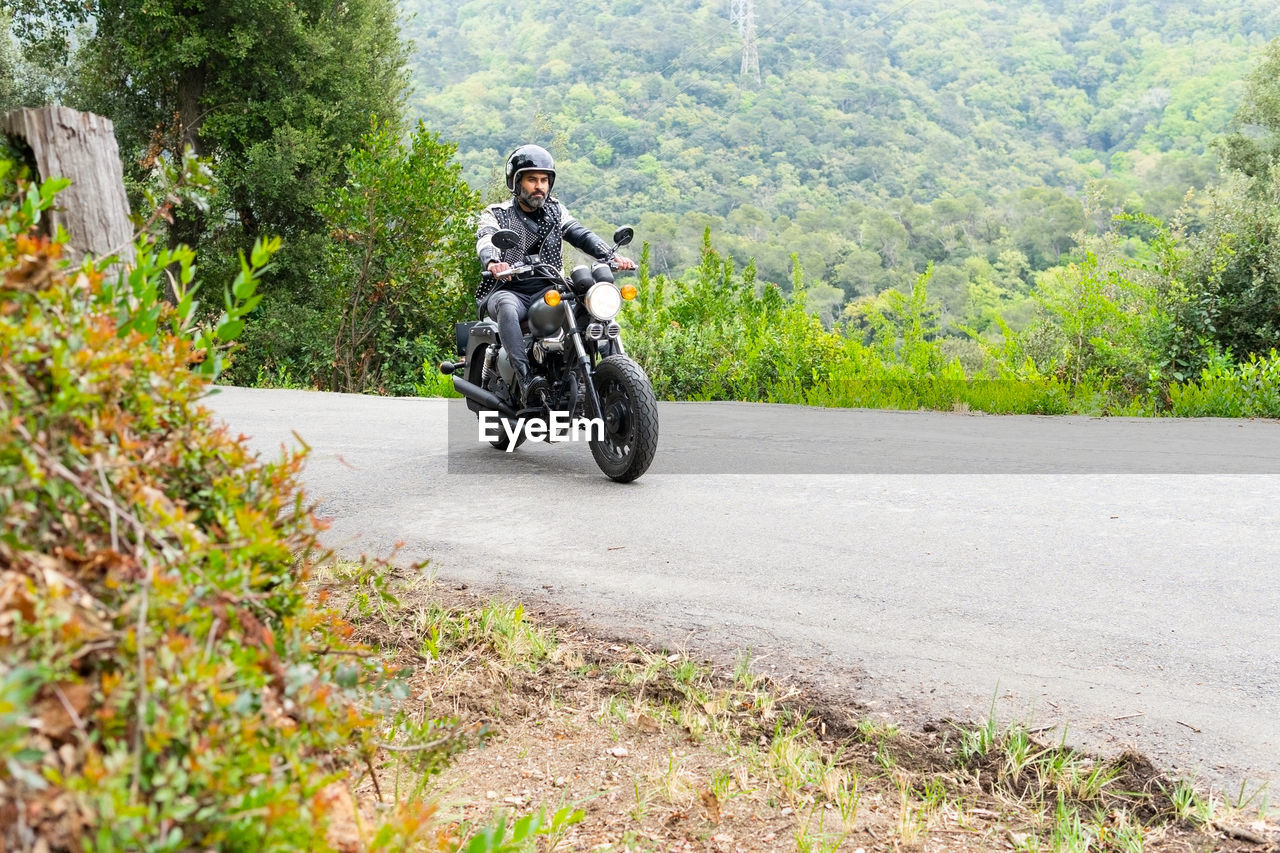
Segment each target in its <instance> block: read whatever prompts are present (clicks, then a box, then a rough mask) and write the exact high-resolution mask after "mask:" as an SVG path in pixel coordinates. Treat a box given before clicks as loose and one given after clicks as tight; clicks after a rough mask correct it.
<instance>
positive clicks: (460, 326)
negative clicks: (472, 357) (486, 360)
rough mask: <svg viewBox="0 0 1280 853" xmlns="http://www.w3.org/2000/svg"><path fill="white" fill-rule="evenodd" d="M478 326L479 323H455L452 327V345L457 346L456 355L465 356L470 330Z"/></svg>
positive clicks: (474, 321) (475, 321)
mask: <svg viewBox="0 0 1280 853" xmlns="http://www.w3.org/2000/svg"><path fill="white" fill-rule="evenodd" d="M477 325H479V321H477V320H472V321H471V322H469V323H457V324H455V325H454V327H453V338H454V343H455V344H456V345H457V349H458V355H466V354H467V340H468V339H469V338H470V337H471V330H472V329H474V328H475V327H476V326H477Z"/></svg>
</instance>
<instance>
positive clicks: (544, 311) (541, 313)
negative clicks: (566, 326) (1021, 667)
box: [529, 299, 564, 337]
mask: <svg viewBox="0 0 1280 853" xmlns="http://www.w3.org/2000/svg"><path fill="white" fill-rule="evenodd" d="M563 320H564V309H563V308H561V307H560V306H559V305H556V306H554V307H553V306H551V305H548V304H547V303H546V302H543V301H542V300H541V299H539V300H538V301H536V302H534V303H533V304H532V305H530V306H529V331H531V332H533V333H534V334H535V335H538V336H539V337H545V336H546V335H554V334H555V333H556V329H559V328H560V323H561V321H563Z"/></svg>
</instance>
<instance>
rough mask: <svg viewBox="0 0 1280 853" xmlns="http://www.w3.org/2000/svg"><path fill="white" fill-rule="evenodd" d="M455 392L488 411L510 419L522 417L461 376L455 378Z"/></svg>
mask: <svg viewBox="0 0 1280 853" xmlns="http://www.w3.org/2000/svg"><path fill="white" fill-rule="evenodd" d="M453 390H455V391H457V392H458V393H459V394H461V395H462V396H464V397H466V398H467V399H468V400H474V401H475V402H477V403H479V404H480V405H482V406H484V407H485V408H486V409H493V410H494V411H497V412H499V413H501V414H502V415H504V416H506V417H508V418H513V419H514V418H519V417H520V416H519V415H518V414H517V413H516V411H515V410H514V409H512V408H511V407H510V406H508V405H507V404H505V403H503V402H502V401H501V400H499V399H498V398H497V397H496V396H494V395H493V394H492V393H490V392H489V391H486V390H484V389H483V388H481V387H480V386H479V385H476V384H475V383H472V382H468V381H467V380H465V379H463V378H462V377H461V376H454V377H453Z"/></svg>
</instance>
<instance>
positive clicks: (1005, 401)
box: [623, 233, 1280, 417]
mask: <svg viewBox="0 0 1280 853" xmlns="http://www.w3.org/2000/svg"><path fill="white" fill-rule="evenodd" d="M1120 248H1121V247H1120V246H1119V244H1118V241H1117V240H1115V239H1114V238H1113V239H1111V240H1109V241H1092V242H1091V250H1090V251H1088V252H1087V254H1086V256H1085V258H1084V260H1083V261H1082V262H1080V263H1078V264H1071V265H1069V266H1066V267H1063V268H1060V269H1055V270H1053V271H1052V274H1051V275H1049V276H1048V277H1047V278H1046V280H1044V281H1042V285H1041V287H1040V289H1039V290H1038V291H1037V294H1036V301H1037V310H1038V314H1037V317H1036V320H1035V321H1034V322H1033V323H1032V324H1031V326H1030V327H1029V328H1028V329H1027V330H1025V331H1023V332H1014V331H1012V330H1009V329H1006V333H1007V334H1006V336H1005V338H1004V340H1003V341H1002V342H1000V343H998V344H991V343H985V342H983V343H978V342H974V341H971V340H958V339H956V338H948V337H946V336H944V335H942V334H941V329H940V321H939V312H938V310H937V306H936V305H935V304H933V303H932V301H931V299H930V296H929V286H930V284H931V282H932V271H931V270H929V271H926V272H925V273H924V274H922V275H921V276H919V277H918V278H917V279H916V281H915V282H914V283H913V284H912V287H911V291H910V292H909V293H903V292H901V291H897V290H891V291H887V292H886V293H885V294H883V295H882V297H881V298H880V299H878V300H876V301H875V302H874V303H871V304H869V305H867V306H866V308H865V311H863V312H862V314H861V315H860V316H859V318H858V321H857V323H856V324H855V323H854V322H852V321H850V322H847V323H845V324H842V325H841V326H839V327H837V328H835V329H827V328H825V327H824V326H823V325H822V324H821V323H820V322H819V321H818V320H817V319H816V318H815V317H814V316H813V315H812V313H811V312H810V311H809V310H808V309H807V307H806V301H807V299H808V291H807V290H806V288H805V285H804V276H803V272H802V270H801V268H800V265H799V262H798V260H797V261H795V268H794V271H793V279H792V288H793V289H792V292H791V293H789V294H788V293H784V292H783V291H782V290H781V289H780V288H779V287H777V286H776V285H772V284H766V285H764V286H763V287H761V286H760V285H759V283H758V282H757V281H756V271H755V269H754V268H753V267H751V266H748V267H747V268H746V269H745V270H743V271H741V272H739V271H737V270H735V268H734V264H733V262H732V260H731V259H728V258H725V257H724V256H722V255H721V254H720V253H719V252H717V251H716V250H715V248H714V247H713V246H712V245H711V240H710V234H709V233H708V234H707V235H706V237H705V238H704V242H703V250H702V251H703V254H702V261H701V263H700V264H699V265H698V266H697V267H695V268H693V269H690V270H689V271H688V272H687V273H686V274H685V275H683V276H681V277H679V278H675V279H673V278H670V277H668V276H666V275H664V274H658V275H651V274H650V270H649V263H648V253H647V251H646V253H645V257H644V262H643V263H642V264H641V269H640V273H639V275H640V282H639V284H640V293H641V298H640V299H639V300H638V304H637V305H636V306H635V307H634V308H633V309H629V310H628V311H627V312H625V313H624V315H623V316H624V319H625V321H626V323H627V327H628V328H627V342H628V351H629V352H630V353H631V354H632V355H634V356H635V357H636V358H637V359H638V360H639V361H641V362H642V363H643V364H644V365H645V367H646V370H647V372H648V374H649V377H650V379H651V380H652V382H653V384H654V388H655V391H656V392H657V393H658V395H659V396H661V397H667V398H674V399H704V400H706V399H710V400H749V401H761V402H775V403H800V404H805V405H816V406H857V407H866V408H896V409H938V410H944V411H946V410H961V411H967V410H975V411H985V412H995V413H1006V414H1065V413H1088V414H1123V415H1152V414H1168V415H1175V416H1183V417H1203V416H1214V417H1256V416H1262V417H1280V356H1278V355H1277V353H1276V351H1275V350H1274V349H1272V350H1270V351H1269V352H1268V353H1267V354H1266V355H1265V356H1251V357H1249V358H1248V359H1247V360H1246V361H1244V363H1240V364H1237V363H1236V362H1235V361H1233V360H1232V359H1231V358H1230V357H1228V356H1226V355H1218V356H1216V357H1214V358H1212V359H1211V362H1210V363H1209V364H1208V365H1207V366H1206V367H1205V368H1204V369H1203V370H1202V371H1200V372H1198V373H1197V374H1195V375H1188V376H1177V377H1174V376H1168V377H1162V376H1161V375H1160V372H1159V370H1158V369H1156V368H1154V367H1153V366H1152V365H1153V364H1154V363H1155V362H1156V361H1157V360H1158V359H1159V357H1160V356H1161V354H1162V353H1163V352H1164V351H1163V350H1162V349H1161V347H1162V346H1163V345H1164V344H1165V343H1166V341H1167V340H1168V338H1169V335H1170V330H1171V329H1175V328H1176V323H1175V321H1174V319H1173V317H1172V316H1171V315H1170V313H1169V312H1168V311H1167V310H1165V309H1164V308H1163V307H1162V300H1161V298H1160V296H1159V289H1160V288H1159V284H1160V282H1161V281H1163V279H1160V278H1159V277H1158V276H1157V275H1153V274H1152V273H1151V272H1150V271H1149V270H1147V269H1146V268H1144V266H1143V265H1140V264H1137V263H1135V262H1133V261H1131V260H1129V259H1128V258H1127V257H1126V256H1125V255H1124V254H1123V253H1122V252H1121V251H1120ZM1143 282H1146V283H1143Z"/></svg>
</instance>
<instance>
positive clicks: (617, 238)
mask: <svg viewBox="0 0 1280 853" xmlns="http://www.w3.org/2000/svg"><path fill="white" fill-rule="evenodd" d="M635 236H636V230H635V229H634V228H632V227H631V226H630V225H624V226H622V227H621V228H619V229H618V230H617V231H614V232H613V242H614V244H616V245H618V246H625V245H627V244H628V243H630V242H631V238H632V237H635Z"/></svg>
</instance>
